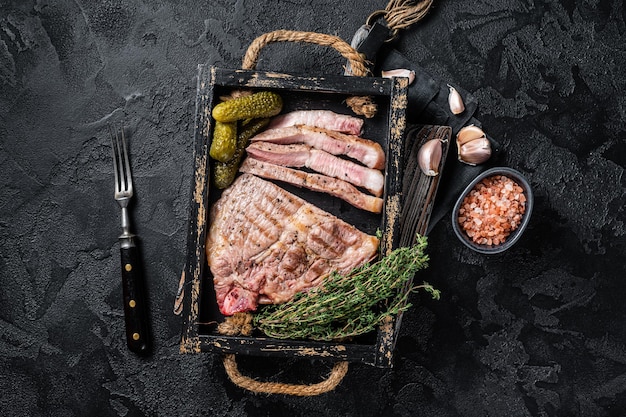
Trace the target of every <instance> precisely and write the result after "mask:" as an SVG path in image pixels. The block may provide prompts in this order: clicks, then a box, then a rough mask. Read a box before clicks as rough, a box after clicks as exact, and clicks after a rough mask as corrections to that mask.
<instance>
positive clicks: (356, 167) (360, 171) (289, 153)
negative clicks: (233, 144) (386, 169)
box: [246, 142, 385, 197]
mask: <svg viewBox="0 0 626 417" xmlns="http://www.w3.org/2000/svg"><path fill="white" fill-rule="evenodd" d="M246 151H247V152H248V155H250V156H252V157H253V158H255V159H258V160H259V161H263V162H270V163H272V164H276V165H282V166H286V167H296V168H301V167H306V168H310V169H312V170H313V171H316V172H319V173H320V174H324V175H328V176H329V177H334V178H339V179H341V180H344V181H348V182H349V183H351V184H353V185H356V186H357V187H363V188H365V189H366V190H368V191H369V192H371V193H372V194H374V195H375V196H376V197H380V196H381V195H382V194H383V187H384V185H385V177H384V176H383V173H382V172H381V171H379V170H377V169H372V168H368V167H365V166H363V165H361V164H357V163H354V162H352V161H349V160H347V159H342V158H338V157H336V156H334V155H331V154H329V153H328V152H324V151H321V150H319V149H315V148H313V147H311V146H309V145H305V144H302V143H296V144H293V145H278V144H276V143H270V142H253V143H251V144H250V146H248V147H247V148H246Z"/></svg>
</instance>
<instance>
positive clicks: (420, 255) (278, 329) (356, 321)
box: [254, 236, 440, 340]
mask: <svg viewBox="0 0 626 417" xmlns="http://www.w3.org/2000/svg"><path fill="white" fill-rule="evenodd" d="M426 246H427V241H426V237H423V236H417V239H416V243H415V245H413V246H411V247H403V248H398V249H395V250H393V251H392V252H391V253H390V254H389V255H387V256H385V257H383V258H382V259H380V260H379V261H377V262H374V263H371V264H365V265H362V266H360V267H358V268H355V269H354V270H353V271H351V272H350V273H348V274H346V275H341V274H338V273H332V274H330V275H329V276H328V277H327V278H326V280H325V281H324V284H322V285H321V286H320V287H317V288H314V289H311V290H310V291H309V292H303V293H299V294H297V295H296V296H295V297H294V298H293V299H292V300H291V301H289V302H287V303H284V304H279V305H274V306H266V307H264V308H263V309H262V310H261V311H260V312H259V313H258V314H256V315H255V318H254V325H255V327H257V328H259V329H260V330H261V331H263V332H264V333H265V334H266V335H268V336H270V337H275V338H280V339H302V338H308V339H313V340H337V339H345V338H348V337H353V336H357V335H361V334H364V333H368V332H370V331H372V330H374V329H375V328H376V327H377V326H378V325H379V324H380V323H381V322H382V320H383V319H384V318H385V317H388V316H393V315H397V314H399V313H400V312H403V311H405V310H407V309H408V308H409V307H410V306H411V304H410V303H409V302H408V296H409V294H410V293H411V292H412V291H416V290H418V289H424V290H425V291H427V292H428V293H430V294H431V295H432V297H433V298H434V299H439V296H440V294H439V291H438V290H436V289H435V288H434V287H433V286H431V285H430V284H428V283H424V284H422V285H413V284H412V281H413V277H414V275H415V273H416V272H417V271H419V270H420V269H423V268H426V267H427V266H428V255H426V254H425V249H426Z"/></svg>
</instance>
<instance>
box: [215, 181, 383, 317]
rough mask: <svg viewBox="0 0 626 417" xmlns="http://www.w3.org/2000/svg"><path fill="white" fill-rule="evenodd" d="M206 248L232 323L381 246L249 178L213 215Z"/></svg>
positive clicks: (370, 254) (370, 255)
mask: <svg viewBox="0 0 626 417" xmlns="http://www.w3.org/2000/svg"><path fill="white" fill-rule="evenodd" d="M209 224H210V225H209V230H208V233H207V241H206V255H207V264H208V265H209V268H210V269H211V273H212V274H213V283H214V287H215V292H216V298H217V304H218V307H219V309H220V311H221V312H222V313H223V314H224V315H227V316H229V315H232V314H234V313H237V312H244V311H254V310H256V308H257V305H258V303H279V302H284V301H287V300H290V299H291V298H293V296H294V295H295V294H296V293H297V292H299V291H306V290H308V289H309V288H311V287H314V286H317V285H319V284H320V283H321V282H323V279H324V277H326V276H328V274H330V273H331V272H332V271H338V272H341V273H347V272H349V271H350V270H351V269H352V268H355V267H357V266H359V265H362V264H363V263H365V262H367V261H369V260H371V259H372V258H374V257H375V256H376V253H377V249H378V244H379V241H378V239H377V238H376V237H375V236H370V235H368V234H366V233H363V232H361V231H359V230H358V229H356V228H355V227H353V226H351V225H349V224H347V223H345V222H344V221H342V220H340V219H338V218H337V217H335V216H333V215H331V214H330V213H327V212H325V211H323V210H321V209H319V208H318V207H315V206H313V205H311V204H310V203H308V202H306V201H304V200H302V199H301V198H299V197H297V196H295V195H293V194H291V193H289V192H287V191H285V190H283V189H282V188H280V187H279V186H277V185H275V184H272V183H271V182H269V181H265V180H263V179H261V178H258V177H255V176H253V175H248V174H243V175H241V176H240V177H239V178H238V179H237V180H235V182H234V183H233V184H232V185H231V186H230V187H229V188H228V189H226V190H225V191H224V192H223V193H222V196H221V197H220V199H219V200H218V201H217V202H216V203H215V204H214V205H213V206H212V207H211V211H210V217H209Z"/></svg>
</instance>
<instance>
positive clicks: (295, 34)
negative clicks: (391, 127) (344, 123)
mask: <svg viewBox="0 0 626 417" xmlns="http://www.w3.org/2000/svg"><path fill="white" fill-rule="evenodd" d="M273 42H307V43H312V44H317V45H321V46H330V47H332V48H333V49H335V50H336V51H337V52H339V53H340V54H341V55H342V56H343V57H344V58H346V59H347V60H348V61H349V62H350V66H351V67H352V74H353V75H356V76H359V77H365V76H367V75H368V74H369V69H368V68H367V65H366V61H365V58H364V57H363V55H361V54H359V53H358V52H357V51H356V50H355V49H354V48H353V47H352V46H350V45H349V44H348V43H346V42H345V41H344V40H342V39H341V38H339V37H337V36H334V35H327V34H324V33H316V32H301V31H293V30H283V29H281V30H275V31H273V32H268V33H265V34H263V35H261V36H259V37H258V38H256V39H255V40H254V41H252V43H251V44H250V46H249V47H248V50H247V51H246V54H245V55H244V57H243V62H242V64H241V67H242V68H243V69H254V68H255V67H256V64H257V62H258V59H259V54H260V53H261V49H263V47H265V46H266V45H268V44H270V43H273ZM346 104H348V106H350V108H352V111H354V112H355V113H356V114H359V115H362V116H365V117H367V118H372V117H374V116H375V115H376V111H377V109H378V108H377V106H376V104H375V103H374V102H373V101H372V99H371V98H370V97H348V99H346Z"/></svg>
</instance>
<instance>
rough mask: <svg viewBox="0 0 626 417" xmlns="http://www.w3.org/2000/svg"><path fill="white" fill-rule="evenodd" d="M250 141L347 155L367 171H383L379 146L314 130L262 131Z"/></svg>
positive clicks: (329, 131)
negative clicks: (306, 147) (307, 146)
mask: <svg viewBox="0 0 626 417" xmlns="http://www.w3.org/2000/svg"><path fill="white" fill-rule="evenodd" d="M250 141H251V142H261V141H262V142H271V143H277V144H282V145H289V144H294V143H304V144H306V145H309V146H312V147H314V148H316V149H320V150H323V151H326V152H328V153H330V154H332V155H346V156H349V157H350V158H353V159H356V160H357V161H359V162H361V163H363V164H364V165H366V166H367V167H369V168H374V169H383V168H384V167H385V152H384V151H383V148H382V146H380V144H379V143H377V142H374V141H373V140H369V139H364V138H361V137H358V136H355V135H349V134H345V133H339V132H335V131H332V130H328V129H322V128H318V127H312V126H304V125H302V126H300V125H298V126H289V127H282V128H276V129H266V130H264V131H263V132H261V133H259V134H257V135H255V136H253V137H252V138H250Z"/></svg>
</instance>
